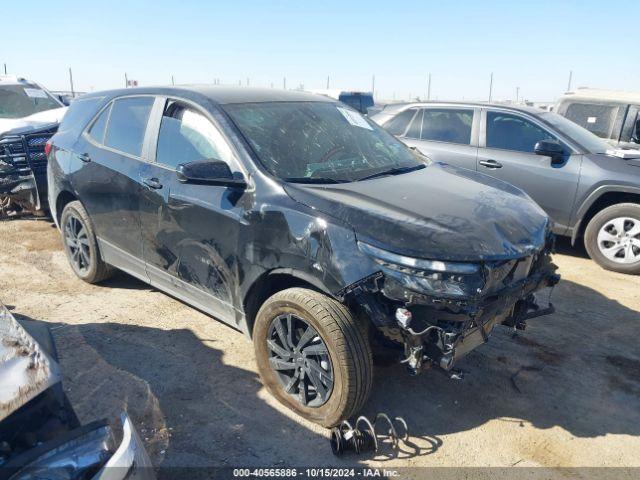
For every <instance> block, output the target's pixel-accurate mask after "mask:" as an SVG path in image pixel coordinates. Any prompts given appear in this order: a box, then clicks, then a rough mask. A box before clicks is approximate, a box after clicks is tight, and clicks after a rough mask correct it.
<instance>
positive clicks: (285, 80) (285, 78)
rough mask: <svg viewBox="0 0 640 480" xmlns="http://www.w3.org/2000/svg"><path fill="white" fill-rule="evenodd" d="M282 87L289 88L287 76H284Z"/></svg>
mask: <svg viewBox="0 0 640 480" xmlns="http://www.w3.org/2000/svg"><path fill="white" fill-rule="evenodd" d="M282 89H283V90H286V89H287V77H282Z"/></svg>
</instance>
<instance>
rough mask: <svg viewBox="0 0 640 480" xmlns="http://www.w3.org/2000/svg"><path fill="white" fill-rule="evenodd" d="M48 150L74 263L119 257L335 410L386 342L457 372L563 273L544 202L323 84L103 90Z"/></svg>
mask: <svg viewBox="0 0 640 480" xmlns="http://www.w3.org/2000/svg"><path fill="white" fill-rule="evenodd" d="M46 150H47V154H48V159H49V169H48V182H49V199H50V206H51V210H52V214H53V217H54V219H55V221H56V224H57V225H58V227H59V228H60V231H61V234H62V241H63V244H64V248H65V251H66V254H67V256H68V258H69V262H70V265H71V268H72V269H73V271H74V272H75V274H76V275H77V276H78V277H80V278H81V279H82V280H85V281H87V282H90V283H97V282H100V281H102V280H105V279H106V278H107V277H109V276H110V275H111V274H112V273H113V272H114V270H115V269H119V270H123V271H125V272H127V273H129V274H130V275H133V276H134V277H137V278H139V279H141V280H142V281H144V282H147V283H149V284H151V285H153V286H154V287H156V288H158V289H160V290H163V291H165V292H167V293H169V294H170V295H172V296H174V297H176V298H178V299H181V300H183V301H184V302H186V303H188V304H190V305H192V306H194V307H196V308H198V309H200V310H202V311H204V312H207V313H208V314H210V315H212V316H213V317H215V318H217V319H219V320H221V321H223V322H225V323H227V324H229V325H230V326H232V327H234V328H236V329H238V330H241V331H242V332H244V333H245V334H246V335H247V336H249V337H250V338H252V339H253V343H254V348H255V354H256V357H257V364H258V368H259V371H260V376H261V378H262V381H263V383H264V385H265V386H266V387H267V389H268V390H269V391H270V392H271V393H272V394H273V395H274V396H275V397H276V398H277V399H278V400H279V401H280V402H282V403H283V404H285V405H286V406H288V407H289V408H291V409H293V410H294V411H295V412H297V413H298V414H300V415H302V416H303V417H305V418H307V419H310V420H312V421H314V422H317V423H319V424H322V425H325V426H331V425H335V424H337V423H338V422H339V421H340V420H342V419H345V418H348V417H351V416H352V415H354V414H355V413H356V412H357V411H358V410H359V409H360V408H361V407H362V405H363V404H364V402H365V401H366V399H367V396H368V395H369V392H370V390H371V384H372V356H373V353H378V352H380V351H382V349H385V350H386V351H388V350H389V349H392V350H393V349H395V350H397V351H398V353H399V358H400V359H401V360H400V361H401V362H402V363H403V364H405V365H406V367H407V368H408V370H409V371H410V372H411V373H418V372H419V371H420V370H422V369H425V368H430V367H433V368H437V369H439V370H441V371H443V372H448V374H449V375H450V376H457V374H456V373H455V372H457V370H456V369H454V364H455V363H456V361H457V360H458V359H460V358H461V357H463V356H464V355H465V354H467V353H468V352H469V351H471V350H472V349H474V348H475V347H477V346H479V345H481V344H482V343H484V342H485V341H486V340H487V338H488V335H489V334H490V333H491V330H492V329H493V327H494V326H495V325H498V324H503V325H507V326H509V327H512V328H524V325H525V321H526V320H527V319H528V318H532V317H537V316H541V315H544V314H547V313H550V312H551V311H552V310H553V307H552V306H551V304H550V303H549V304H548V303H544V304H543V303H542V302H541V301H538V300H539V295H536V292H537V291H539V290H542V289H543V288H545V287H551V286H553V285H554V284H555V283H556V282H557V281H558V276H557V275H556V274H555V266H554V265H553V263H552V262H551V260H550V251H551V248H552V245H553V234H552V233H551V225H550V221H549V219H548V217H547V215H546V214H545V213H544V211H543V210H542V209H541V208H540V207H539V206H538V205H537V204H536V203H534V202H533V201H532V200H531V199H530V198H529V197H528V196H527V195H526V194H524V193H523V192H522V191H521V190H519V189H517V188H515V187H513V186H512V185H510V184H508V183H505V182H502V181H500V180H497V179H494V178H491V177H489V176H487V175H482V174H479V173H476V172H472V171H469V170H466V169H461V168H456V167H452V166H447V165H444V164H439V163H432V162H430V161H429V160H428V159H427V158H425V157H423V156H421V155H420V154H419V153H418V152H416V151H413V150H411V149H409V148H407V147H406V146H405V145H404V144H402V143H401V142H400V141H399V140H397V139H395V138H394V137H393V136H392V135H390V134H389V133H387V132H386V131H385V130H383V129H382V128H380V127H378V126H377V125H376V124H374V123H373V122H371V121H369V120H368V119H367V118H366V117H364V116H363V115H361V114H360V113H358V112H357V111H355V110H353V109H351V108H350V107H348V106H346V105H344V104H341V103H338V102H336V101H334V100H331V99H329V98H326V97H323V96H315V95H311V94H306V93H301V92H288V91H277V90H273V89H270V90H269V89H265V90H262V89H250V88H242V89H241V88H237V89H231V88H224V87H206V86H202V87H196V86H194V87H159V88H136V89H126V90H117V91H109V92H99V93H92V94H90V95H86V96H84V97H82V98H80V99H78V100H76V101H75V102H73V104H72V105H71V107H70V109H69V111H68V113H67V114H66V116H65V117H64V119H63V122H62V124H61V126H60V128H59V130H58V133H57V134H56V135H55V136H54V137H53V138H52V139H51V141H50V142H49V143H48V144H47V147H46ZM545 298H546V296H545Z"/></svg>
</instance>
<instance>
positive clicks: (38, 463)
mask: <svg viewBox="0 0 640 480" xmlns="http://www.w3.org/2000/svg"><path fill="white" fill-rule="evenodd" d="M91 428H93V429H92V430H90V431H86V430H87V427H83V428H81V429H80V430H79V431H78V432H77V436H75V438H73V439H70V440H68V441H66V442H65V443H63V444H61V445H59V446H57V447H55V448H53V449H51V450H48V451H46V452H44V453H42V454H41V455H40V456H39V457H37V458H36V459H35V460H34V461H33V462H31V463H29V464H28V465H26V466H24V467H23V468H21V469H20V470H19V471H18V472H17V473H16V474H15V475H14V476H12V477H11V478H12V480H27V479H34V478H38V479H39V478H47V479H52V480H72V479H73V480H75V479H78V478H89V477H90V476H93V474H94V473H95V472H97V471H98V470H99V469H100V468H101V467H102V466H103V465H104V464H105V463H106V462H107V460H108V459H109V457H111V455H112V453H113V451H114V450H115V442H114V438H113V434H112V432H111V429H110V428H109V427H108V426H106V425H102V426H100V427H98V428H96V427H95V424H93V425H92V426H91V427H89V429H91ZM73 433H76V432H73ZM36 448H37V447H36Z"/></svg>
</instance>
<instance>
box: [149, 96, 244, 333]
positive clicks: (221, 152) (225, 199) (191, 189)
mask: <svg viewBox="0 0 640 480" xmlns="http://www.w3.org/2000/svg"><path fill="white" fill-rule="evenodd" d="M159 101H161V105H160V108H157V109H154V115H155V114H156V113H157V116H158V120H157V124H158V130H157V132H158V133H157V142H156V143H155V150H156V152H155V164H150V165H147V166H146V167H145V169H144V171H143V172H142V175H141V180H142V184H143V185H146V188H145V189H144V193H143V197H142V198H143V201H142V204H141V213H140V215H141V223H142V243H143V249H144V259H145V263H146V268H147V274H148V275H149V278H150V279H151V282H152V284H155V285H157V286H158V288H161V289H163V290H167V291H169V292H170V293H172V294H173V295H175V296H177V297H178V298H182V299H183V300H185V301H187V302H188V303H191V304H193V305H194V306H196V307H198V308H200V309H202V310H204V311H206V312H208V313H210V314H212V315H214V316H215V317H217V318H218V319H220V320H223V321H225V322H227V323H230V324H232V325H234V326H237V325H238V320H239V318H240V316H239V313H238V311H237V310H236V308H235V307H238V308H240V306H241V299H240V298H239V296H238V285H239V280H238V276H239V275H240V274H241V272H239V271H238V260H237V259H238V254H239V252H238V251H237V250H238V238H239V232H240V228H241V223H242V218H243V215H244V208H243V205H244V201H243V200H244V199H243V197H244V192H243V191H238V190H237V189H234V188H231V187H224V186H213V185H196V184H188V183H182V182H181V181H179V180H178V177H177V175H176V168H177V167H178V165H180V164H182V163H188V162H193V161H198V160H209V159H217V160H223V161H226V162H228V163H229V165H230V166H231V168H232V170H234V169H235V170H238V163H237V161H236V157H235V155H234V153H233V151H232V149H231V148H230V146H229V144H228V143H227V142H226V140H225V139H224V137H223V136H222V135H221V133H220V130H219V129H218V128H217V127H216V126H215V125H214V123H213V122H212V121H211V119H210V118H208V115H207V114H206V113H205V112H204V111H201V110H200V109H199V108H197V107H194V106H192V105H190V104H187V103H183V102H181V101H179V100H172V99H166V98H163V99H159Z"/></svg>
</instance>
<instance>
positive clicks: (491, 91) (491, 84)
mask: <svg viewBox="0 0 640 480" xmlns="http://www.w3.org/2000/svg"><path fill="white" fill-rule="evenodd" d="M492 93H493V72H491V77H489V103H491V94H492Z"/></svg>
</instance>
